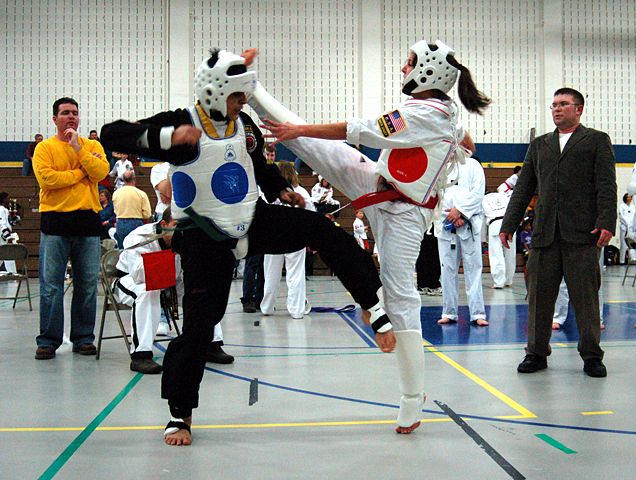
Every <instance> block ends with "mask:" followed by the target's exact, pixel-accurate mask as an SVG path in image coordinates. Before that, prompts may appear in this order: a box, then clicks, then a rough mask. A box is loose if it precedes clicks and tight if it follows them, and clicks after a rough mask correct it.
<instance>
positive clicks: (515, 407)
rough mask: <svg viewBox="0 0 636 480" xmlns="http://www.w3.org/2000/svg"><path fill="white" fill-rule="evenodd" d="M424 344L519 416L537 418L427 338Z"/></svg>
mask: <svg viewBox="0 0 636 480" xmlns="http://www.w3.org/2000/svg"><path fill="white" fill-rule="evenodd" d="M422 343H423V344H424V346H425V347H426V349H427V350H428V351H429V352H432V353H434V354H435V355H437V356H438V357H439V358H441V359H442V360H444V361H445V362H446V363H448V364H449V365H450V366H451V367H453V368H455V369H456V370H457V371H459V372H460V373H462V374H463V375H465V376H467V377H468V378H470V379H471V380H472V381H473V382H475V383H476V384H477V385H479V386H480V387H482V388H483V389H485V390H486V391H488V392H489V393H490V394H492V395H494V396H495V397H497V398H498V399H499V400H501V401H502V402H504V403H505V404H506V405H508V406H509V407H510V408H512V409H513V410H516V411H517V412H519V414H520V415H522V417H521V418H537V416H536V415H535V414H534V413H532V412H531V411H530V410H528V409H527V408H526V407H524V406H523V405H521V404H519V403H517V402H515V401H514V400H513V399H512V398H510V397H509V396H508V395H506V394H505V393H503V392H502V391H500V390H497V389H496V388H495V387H493V386H492V385H490V384H489V383H488V382H486V381H485V380H482V379H481V378H479V377H478V376H477V375H475V374H474V373H473V372H471V371H470V370H468V369H466V368H464V367H462V366H461V365H460V364H459V363H457V362H456V361H455V360H453V359H452V358H450V357H449V356H447V355H445V354H443V353H442V352H440V351H439V350H438V349H437V348H435V347H434V346H433V345H432V344H431V343H430V342H428V341H427V340H423V342H422Z"/></svg>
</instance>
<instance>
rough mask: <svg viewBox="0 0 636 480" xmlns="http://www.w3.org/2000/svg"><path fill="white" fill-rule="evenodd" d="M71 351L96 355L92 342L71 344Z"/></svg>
mask: <svg viewBox="0 0 636 480" xmlns="http://www.w3.org/2000/svg"><path fill="white" fill-rule="evenodd" d="M73 353H79V354H80V355H97V348H95V345H93V344H92V343H83V344H82V345H78V346H73Z"/></svg>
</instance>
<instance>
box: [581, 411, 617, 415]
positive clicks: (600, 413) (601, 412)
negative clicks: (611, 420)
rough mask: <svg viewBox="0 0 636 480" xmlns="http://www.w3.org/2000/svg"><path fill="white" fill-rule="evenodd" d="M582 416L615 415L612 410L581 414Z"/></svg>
mask: <svg viewBox="0 0 636 480" xmlns="http://www.w3.org/2000/svg"><path fill="white" fill-rule="evenodd" d="M581 415H614V412H613V411H612V410H601V411H598V412H581Z"/></svg>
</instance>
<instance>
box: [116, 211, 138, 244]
mask: <svg viewBox="0 0 636 480" xmlns="http://www.w3.org/2000/svg"><path fill="white" fill-rule="evenodd" d="M143 224H144V221H143V220H142V219H141V218H118V219H117V225H116V230H115V238H116V239H117V248H119V249H122V248H124V238H126V237H127V236H128V234H129V233H130V232H132V231H133V230H134V229H135V228H137V227H141V226H142V225H143Z"/></svg>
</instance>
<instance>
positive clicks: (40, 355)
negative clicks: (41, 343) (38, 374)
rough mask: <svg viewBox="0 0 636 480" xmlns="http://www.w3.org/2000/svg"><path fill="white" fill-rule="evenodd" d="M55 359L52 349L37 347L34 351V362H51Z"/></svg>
mask: <svg viewBox="0 0 636 480" xmlns="http://www.w3.org/2000/svg"><path fill="white" fill-rule="evenodd" d="M52 358H55V349H54V348H53V347H38V349H37V350H36V351H35V359H36V360H51V359H52Z"/></svg>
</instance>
